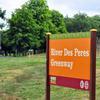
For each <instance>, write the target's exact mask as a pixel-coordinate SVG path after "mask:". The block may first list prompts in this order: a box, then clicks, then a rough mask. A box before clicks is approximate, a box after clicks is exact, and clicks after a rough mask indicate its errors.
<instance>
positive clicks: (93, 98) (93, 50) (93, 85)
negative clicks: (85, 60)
mask: <svg viewBox="0 0 100 100" xmlns="http://www.w3.org/2000/svg"><path fill="white" fill-rule="evenodd" d="M90 32H91V85H90V86H91V87H90V100H96V32H97V30H96V29H91V30H90Z"/></svg>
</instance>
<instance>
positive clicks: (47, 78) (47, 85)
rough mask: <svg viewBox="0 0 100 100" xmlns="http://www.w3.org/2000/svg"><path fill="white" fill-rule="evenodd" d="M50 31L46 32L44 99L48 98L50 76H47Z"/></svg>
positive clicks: (47, 99) (48, 99)
mask: <svg viewBox="0 0 100 100" xmlns="http://www.w3.org/2000/svg"><path fill="white" fill-rule="evenodd" d="M50 34H51V33H46V100H50V77H49V38H50Z"/></svg>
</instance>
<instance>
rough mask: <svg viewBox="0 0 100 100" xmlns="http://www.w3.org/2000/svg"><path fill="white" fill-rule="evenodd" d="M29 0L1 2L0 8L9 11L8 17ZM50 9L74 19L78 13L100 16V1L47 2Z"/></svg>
mask: <svg viewBox="0 0 100 100" xmlns="http://www.w3.org/2000/svg"><path fill="white" fill-rule="evenodd" d="M26 1H28V0H0V7H1V8H3V9H5V10H6V11H7V17H10V15H11V12H12V11H14V9H15V8H19V7H20V6H21V5H22V4H24V3H25V2H26ZM47 3H48V5H49V8H50V9H55V10H58V11H59V12H60V13H62V14H63V15H64V16H66V15H68V16H70V17H72V16H73V15H74V14H76V13H78V12H82V13H87V14H88V15H89V16H93V15H96V14H99V15H100V0H47Z"/></svg>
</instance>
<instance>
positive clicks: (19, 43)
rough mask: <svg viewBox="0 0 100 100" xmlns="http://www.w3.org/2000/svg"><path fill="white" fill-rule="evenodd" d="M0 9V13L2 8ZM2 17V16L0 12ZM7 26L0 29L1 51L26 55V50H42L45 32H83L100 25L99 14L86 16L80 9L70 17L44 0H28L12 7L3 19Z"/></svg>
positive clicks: (43, 48) (0, 13)
mask: <svg viewBox="0 0 100 100" xmlns="http://www.w3.org/2000/svg"><path fill="white" fill-rule="evenodd" d="M3 12H4V11H2V10H0V15H3V17H4V14H5V12H4V13H3ZM0 17H1V18H2V16H0ZM7 23H8V29H7V30H4V31H2V34H1V35H2V36H1V37H2V43H1V46H2V50H3V51H4V53H5V55H6V56H7V55H8V54H9V55H11V54H13V55H14V56H16V55H17V56H18V55H26V53H27V52H28V50H30V49H32V50H34V53H36V51H38V50H41V52H45V48H46V45H45V44H46V39H45V34H46V33H47V32H51V33H52V34H59V33H61V34H63V33H66V34H67V33H68V32H69V33H71V32H86V31H89V30H90V29H91V28H97V29H99V27H100V16H98V15H96V16H93V17H89V16H87V15H86V14H84V13H78V14H75V15H74V16H73V17H72V18H70V17H68V16H65V17H64V16H63V15H62V14H61V13H60V12H58V11H56V10H50V9H49V7H48V5H47V2H46V0H29V1H28V2H26V3H25V4H24V5H22V6H21V8H19V9H16V10H15V11H14V12H13V13H12V15H11V18H10V19H8V20H7Z"/></svg>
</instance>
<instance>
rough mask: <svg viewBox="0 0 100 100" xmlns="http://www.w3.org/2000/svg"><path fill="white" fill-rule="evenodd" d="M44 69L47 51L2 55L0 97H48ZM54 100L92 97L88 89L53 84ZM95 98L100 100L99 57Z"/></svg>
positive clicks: (7, 99) (8, 99)
mask: <svg viewBox="0 0 100 100" xmlns="http://www.w3.org/2000/svg"><path fill="white" fill-rule="evenodd" d="M45 68H46V58H45V54H39V55H34V56H33V57H0V100H45ZM73 84H74V83H73ZM51 100H89V92H85V91H80V90H75V89H70V88H64V87H58V86H51ZM96 100H100V58H97V82H96Z"/></svg>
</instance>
